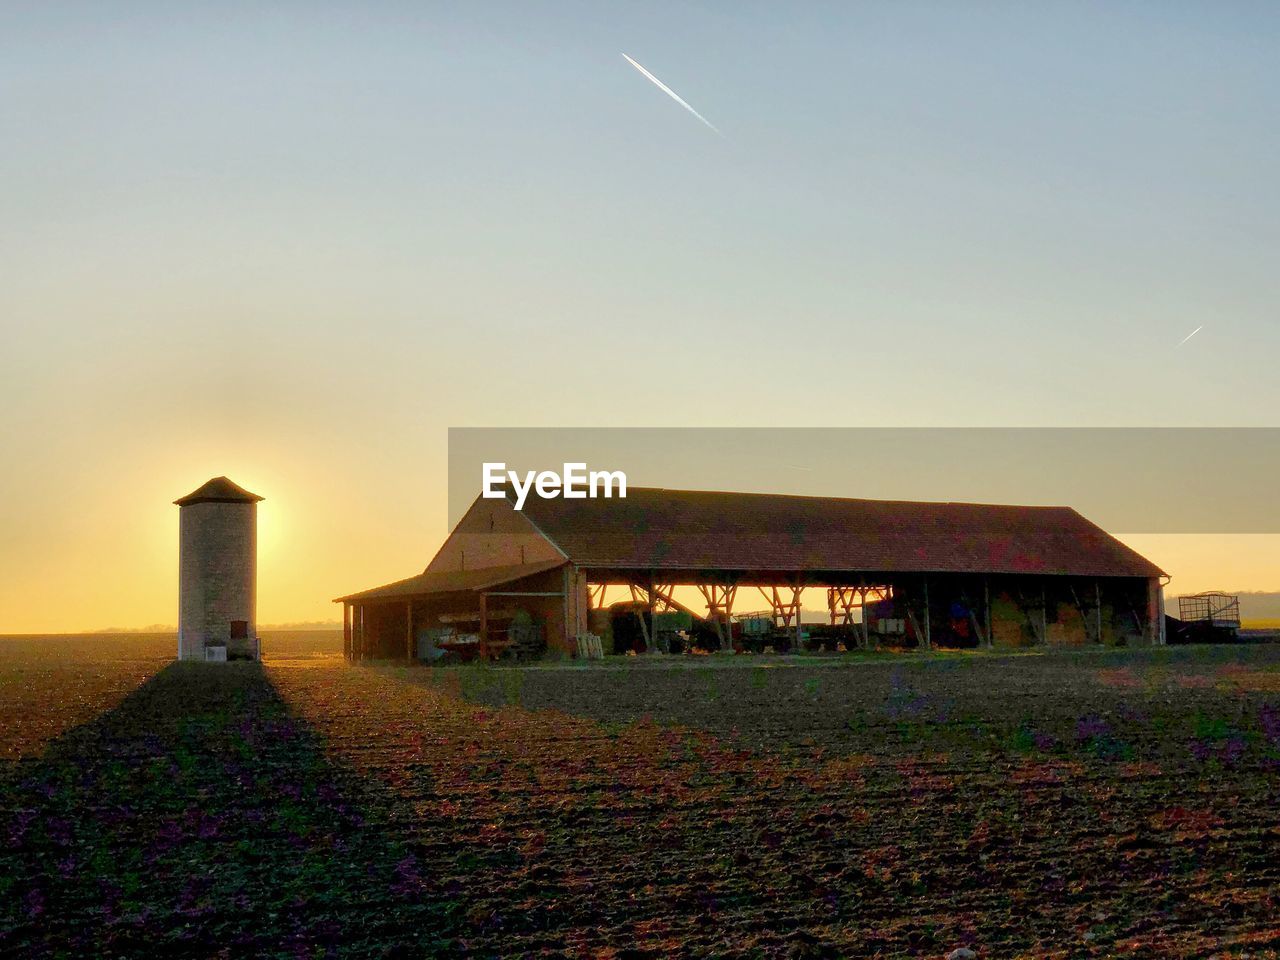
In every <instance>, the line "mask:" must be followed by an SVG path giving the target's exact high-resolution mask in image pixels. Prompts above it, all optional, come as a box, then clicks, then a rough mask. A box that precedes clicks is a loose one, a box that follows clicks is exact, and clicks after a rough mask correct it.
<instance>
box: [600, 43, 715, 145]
mask: <svg viewBox="0 0 1280 960" xmlns="http://www.w3.org/2000/svg"><path fill="white" fill-rule="evenodd" d="M622 58H623V59H624V60H626V61H627V63H629V64H631V65H632V66H633V67H635V68H636V69H637V70H639V71H640V72H641V73H643V74H644V75H645V76H646V77H647V78H648V79H649V80H652V81H653V83H654V84H655V85H656V86H657V87H658V89H659V90H661V91H662V92H663V93H665V94H666V95H667V96H668V97H670V98H671V99H672V100H674V101H675V102H676V103H678V104H680V106H682V107H684V108H685V109H686V110H688V111H689V112H690V113H692V114H693V115H694V116H695V117H697V118H698V119H699V120H701V121H702V122H703V123H705V124H706V125H707V126H708V127H710V128H711V130H712V132H713V133H715V135H716V136H718V137H723V136H724V134H723V133H721V132H720V131H719V130H717V129H716V127H715V124H713V123H712V122H711V121H710V120H708V119H707V118H706V117H704V116H703V115H702V114H700V113H699V112H698V111H697V110H695V109H693V107H691V106H689V104H687V103H686V102H685V101H684V100H683V99H682V98H681V96H680V94H678V93H676V92H675V91H674V90H672V89H671V88H670V87H668V86H667V85H666V84H665V83H663V82H662V81H661V80H659V79H658V78H657V77H655V76H654V75H653V74H652V73H650V72H649V71H648V70H646V69H645V68H644V67H642V66H640V64H638V63H636V62H635V61H634V60H632V59H631V58H630V57H628V56H627V55H626V54H625V53H624V54H623V55H622Z"/></svg>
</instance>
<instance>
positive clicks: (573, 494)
mask: <svg viewBox="0 0 1280 960" xmlns="http://www.w3.org/2000/svg"><path fill="white" fill-rule="evenodd" d="M586 482H587V465H586V464H585V463H566V464H565V465H564V498H565V499H566V500H585V499H586V498H587V491H586V488H585V486H584V484H586Z"/></svg>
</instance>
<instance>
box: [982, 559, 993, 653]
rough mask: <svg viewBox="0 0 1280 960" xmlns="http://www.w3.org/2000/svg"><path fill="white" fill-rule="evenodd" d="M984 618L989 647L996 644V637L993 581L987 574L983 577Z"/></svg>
mask: <svg viewBox="0 0 1280 960" xmlns="http://www.w3.org/2000/svg"><path fill="white" fill-rule="evenodd" d="M982 609H983V614H982V619H983V622H985V623H986V625H987V630H986V634H987V649H988V650H990V649H991V648H992V647H993V646H995V638H994V637H992V636H991V582H990V579H989V578H988V577H987V576H985V575H984V576H983V578H982Z"/></svg>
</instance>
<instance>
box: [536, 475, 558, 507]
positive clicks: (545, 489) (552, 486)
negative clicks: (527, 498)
mask: <svg viewBox="0 0 1280 960" xmlns="http://www.w3.org/2000/svg"><path fill="white" fill-rule="evenodd" d="M537 487H538V496H540V497H541V498H542V499H543V500H553V499H555V498H556V497H557V496H559V495H560V474H558V473H556V472H555V471H554V470H543V471H542V472H541V473H540V474H538V482H537Z"/></svg>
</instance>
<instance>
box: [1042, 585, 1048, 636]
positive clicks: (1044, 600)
mask: <svg viewBox="0 0 1280 960" xmlns="http://www.w3.org/2000/svg"><path fill="white" fill-rule="evenodd" d="M1040 642H1041V643H1043V644H1044V645H1045V646H1048V645H1049V598H1048V596H1047V594H1046V593H1045V589H1044V580H1041V581H1040Z"/></svg>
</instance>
